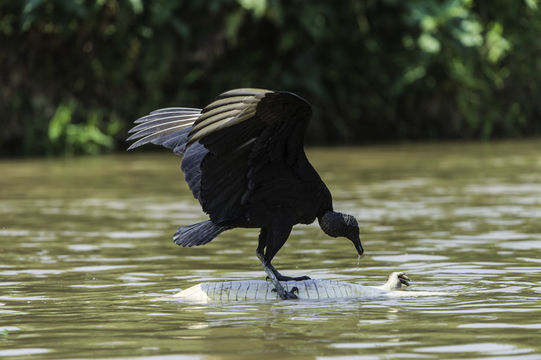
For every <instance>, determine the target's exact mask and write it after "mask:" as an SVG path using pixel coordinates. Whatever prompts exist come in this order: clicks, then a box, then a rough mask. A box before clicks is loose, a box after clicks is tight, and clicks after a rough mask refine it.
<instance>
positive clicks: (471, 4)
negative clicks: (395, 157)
mask: <svg viewBox="0 0 541 360" xmlns="http://www.w3.org/2000/svg"><path fill="white" fill-rule="evenodd" d="M538 7H539V1H538V0H524V1H508V0H492V1H488V0H410V1H399V0H378V1H375V0H344V1H340V2H331V1H301V0H291V1H285V0H209V1H175V0H158V1H152V2H151V1H143V0H96V1H82V0H55V1H45V0H25V1H12V0H0V47H1V48H0V50H1V51H0V111H1V112H2V114H3V118H2V132H1V133H0V154H43V153H48V154H59V153H67V154H70V153H74V154H75V153H98V152H102V151H108V150H109V149H111V148H116V149H123V148H124V147H125V144H124V142H123V139H124V138H125V135H126V130H127V128H129V126H130V124H131V122H132V121H133V120H134V119H135V118H137V117H139V116H141V115H143V114H145V113H147V112H149V111H151V110H153V109H156V108H159V107H165V106H175V105H177V106H178V105H186V106H203V105H204V104H205V103H207V102H208V101H210V100H212V97H213V96H214V95H216V94H218V93H220V92H221V91H224V90H227V89H230V88H235V87H241V86H254V87H266V88H271V89H287V90H290V91H294V92H297V93H299V94H300V95H302V96H304V97H305V98H307V99H310V101H311V102H312V104H313V105H314V119H313V121H312V122H311V127H310V129H309V134H308V140H309V141H310V142H312V143H320V144H332V143H361V142H373V141H382V140H385V141H386V140H397V139H445V138H460V139H468V138H481V139H490V138H497V137H512V136H523V135H534V134H537V135H539V134H541V121H540V120H539V119H540V118H541V102H539V100H538V98H539V96H538V94H539V93H540V91H541V61H539V56H538V54H539V53H540V50H541V43H540V42H539V41H538V37H539V34H540V33H541V14H540V13H539V10H538Z"/></svg>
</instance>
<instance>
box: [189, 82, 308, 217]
mask: <svg viewBox="0 0 541 360" xmlns="http://www.w3.org/2000/svg"><path fill="white" fill-rule="evenodd" d="M310 116H311V108H310V105H309V104H308V103H307V102H306V101H305V100H304V99H302V98H300V97H299V96H297V95H294V94H292V93H288V92H274V91H269V90H262V89H236V90H231V91H228V92H225V93H223V94H221V95H220V96H218V98H217V99H216V100H215V101H214V102H212V103H211V104H209V105H208V106H206V107H205V108H204V109H203V110H202V112H201V115H200V116H199V118H198V119H197V120H196V121H195V123H194V124H193V125H192V128H191V131H190V134H189V135H188V145H187V152H188V151H190V148H191V147H194V148H197V147H198V146H200V145H198V143H199V144H201V145H203V146H204V147H205V148H206V149H207V150H208V153H206V154H205V157H204V159H202V161H201V164H200V172H201V173H200V180H199V184H198V185H199V188H198V189H197V190H198V194H197V195H198V198H199V200H200V202H201V205H202V206H203V210H204V211H205V212H207V213H209V215H210V216H211V219H212V220H213V221H215V222H216V221H218V222H220V221H228V220H234V219H237V218H238V217H240V216H242V215H243V214H244V211H245V207H246V206H248V205H249V204H251V203H254V202H261V201H265V200H269V201H271V200H272V201H271V202H273V201H274V203H275V204H277V205H280V203H281V202H287V201H289V200H291V201H293V199H292V198H294V197H295V196H296V193H297V189H295V184H296V183H299V181H300V180H299V177H300V175H299V174H298V171H299V167H298V162H299V160H300V159H302V160H305V159H306V158H305V155H304V149H303V143H304V134H305V131H306V127H307V124H308V121H309V119H310ZM192 190H193V189H192ZM194 194H195V192H194Z"/></svg>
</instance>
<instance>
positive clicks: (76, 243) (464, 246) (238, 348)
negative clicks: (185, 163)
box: [0, 141, 541, 360]
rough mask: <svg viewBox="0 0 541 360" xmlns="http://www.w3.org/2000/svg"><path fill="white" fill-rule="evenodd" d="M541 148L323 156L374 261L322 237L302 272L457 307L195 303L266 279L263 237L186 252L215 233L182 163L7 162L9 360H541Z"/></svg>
mask: <svg viewBox="0 0 541 360" xmlns="http://www.w3.org/2000/svg"><path fill="white" fill-rule="evenodd" d="M540 149H541V141H528V142H505V143H498V144H481V145H479V144H443V145H441V144H439V145H404V146H399V145H394V146H380V147H363V148H337V149H328V148H325V149H323V148H322V149H310V150H309V151H308V156H309V158H310V159H311V161H312V163H313V164H314V166H315V167H316V169H317V170H318V171H319V172H320V174H321V176H322V178H323V179H324V180H325V182H326V183H327V185H328V187H329V188H330V189H331V192H332V193H333V197H334V202H335V208H336V209H337V210H341V211H344V212H349V213H351V214H353V215H355V216H356V217H357V218H358V220H359V224H360V228H361V236H362V241H363V245H364V247H365V255H364V256H363V257H362V258H361V260H360V262H358V259H357V254H356V252H355V249H354V248H353V246H352V245H351V243H350V242H349V241H348V240H346V239H333V238H329V237H328V236H326V235H325V234H324V233H323V232H321V231H320V230H319V228H318V226H317V223H316V224H312V225H309V226H297V227H296V228H295V229H294V231H293V233H292V235H291V237H290V239H289V241H288V242H287V243H286V245H285V247H284V248H282V250H281V251H280V252H279V253H278V256H277V257H276V259H275V261H274V264H275V266H276V267H277V268H278V269H280V270H283V272H284V273H285V274H288V275H309V276H311V277H312V278H318V279H334V280H342V281H349V282H358V283H362V284H364V285H381V284H383V282H384V281H385V279H386V277H387V275H388V274H389V273H391V272H392V271H399V270H401V271H405V272H407V273H408V275H409V277H410V278H411V279H412V281H413V282H412V285H411V286H410V289H409V290H407V291H438V292H445V293H448V294H447V295H437V296H424V297H406V298H378V299H355V300H332V301H329V300H327V301H271V302H255V303H254V302H252V303H250V302H239V303H228V304H209V305H203V304H194V303H186V302H180V301H174V300H171V299H169V300H164V298H167V297H169V296H170V295H173V294H174V293H176V292H178V291H179V290H181V289H185V288H187V287H190V286H192V285H194V284H197V283H199V282H202V281H221V280H231V279H264V273H263V271H262V269H261V265H260V263H259V261H258V260H257V258H256V257H255V248H256V244H257V231H255V230H245V229H236V230H233V231H229V232H226V233H224V234H222V235H221V236H220V237H219V238H218V239H216V240H214V241H213V242H211V243H209V244H207V245H205V246H203V247H199V248H181V247H178V246H176V245H174V244H173V243H172V240H171V237H172V234H173V233H174V232H175V230H176V228H177V226H179V225H186V224H190V223H193V222H197V221H201V220H204V219H205V216H204V214H203V213H202V212H201V210H200V208H199V205H198V203H197V202H196V201H195V200H194V199H193V198H192V196H191V194H190V193H189V191H188V189H187V186H186V185H185V183H184V181H183V178H182V176H181V174H180V171H179V169H178V163H179V161H178V158H175V157H174V156H173V155H170V154H169V153H167V152H160V153H152V154H141V153H136V152H135V153H130V154H126V155H114V156H104V157H96V158H75V159H60V160H43V159H41V160H20V159H18V160H2V161H0V174H1V177H0V358H1V357H5V358H10V359H24V358H32V359H34V358H36V359H89V358H92V359H105V358H107V359H109V358H115V359H119V358H135V359H152V360H157V359H181V360H182V359H184V360H186V359H190V360H191V359H254V358H257V359H274V358H280V359H406V358H413V359H485V358H491V359H528V360H529V359H541V340H540V339H541V256H540V254H541V221H540V220H541V151H540Z"/></svg>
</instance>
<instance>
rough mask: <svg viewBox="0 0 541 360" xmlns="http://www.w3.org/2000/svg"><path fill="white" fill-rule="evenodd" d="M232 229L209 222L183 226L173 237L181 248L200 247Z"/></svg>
mask: <svg viewBox="0 0 541 360" xmlns="http://www.w3.org/2000/svg"><path fill="white" fill-rule="evenodd" d="M229 229H231V228H230V227H227V226H220V225H215V224H214V223H213V222H212V221H210V220H207V221H203V222H200V223H197V224H193V225H188V226H183V227H181V228H179V229H178V230H177V232H176V233H175V235H174V236H173V240H174V241H175V244H177V245H180V246H184V247H186V246H188V247H190V246H200V245H204V244H206V243H208V242H210V241H211V240H212V239H214V238H215V237H216V236H218V235H219V234H221V233H222V232H224V231H226V230H229Z"/></svg>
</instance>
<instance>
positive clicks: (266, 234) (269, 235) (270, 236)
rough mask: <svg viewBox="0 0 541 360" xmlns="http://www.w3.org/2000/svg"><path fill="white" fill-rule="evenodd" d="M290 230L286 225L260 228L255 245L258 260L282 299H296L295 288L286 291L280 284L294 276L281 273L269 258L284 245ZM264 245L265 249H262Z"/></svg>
mask: <svg viewBox="0 0 541 360" xmlns="http://www.w3.org/2000/svg"><path fill="white" fill-rule="evenodd" d="M290 232H291V226H288V227H287V228H284V227H279V228H272V229H271V230H270V231H269V229H267V228H262V229H261V233H260V234H259V245H258V246H257V250H256V253H257V257H258V258H259V260H261V264H262V265H263V269H264V270H265V272H266V273H267V276H268V278H269V279H270V280H271V281H272V283H273V284H274V287H275V289H276V291H277V292H278V294H279V295H280V297H281V298H282V299H284V300H286V299H296V298H297V295H295V293H294V292H295V290H297V289H296V288H293V289H292V290H291V291H289V292H287V291H285V289H284V287H283V286H282V284H280V281H290V280H294V279H296V278H291V277H288V276H283V275H281V274H280V273H279V272H278V271H277V270H276V269H275V268H274V266H272V264H271V260H272V259H273V258H274V255H276V253H277V252H278V250H280V248H281V247H282V246H283V245H284V243H285V242H286V240H287V238H288V237H289V233H290ZM265 247H266V251H265V252H263V251H264V249H265ZM306 278H307V277H304V276H303V277H300V278H299V279H306Z"/></svg>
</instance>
